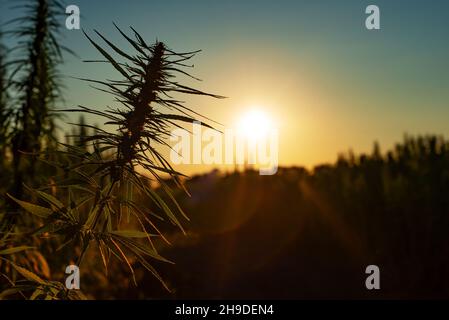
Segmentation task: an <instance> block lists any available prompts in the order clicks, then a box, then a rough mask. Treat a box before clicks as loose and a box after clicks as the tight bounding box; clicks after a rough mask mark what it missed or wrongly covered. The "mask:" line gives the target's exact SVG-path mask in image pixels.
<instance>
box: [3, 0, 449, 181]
mask: <svg viewBox="0 0 449 320" xmlns="http://www.w3.org/2000/svg"><path fill="white" fill-rule="evenodd" d="M11 4H12V2H11V1H4V0H3V1H2V2H1V5H2V9H1V11H0V18H1V21H5V20H8V19H9V18H13V17H15V16H16V15H17V14H18V13H19V12H18V11H17V10H15V11H11V10H8V9H6V7H8V6H10V5H11ZM70 4H76V5H78V6H79V7H80V10H81V14H82V19H81V26H82V28H84V29H85V30H86V31H87V32H88V33H89V34H93V32H92V30H93V29H94V28H95V29H97V30H99V31H100V32H101V33H103V34H104V35H105V36H107V37H108V38H109V39H110V40H112V41H113V42H115V43H116V44H118V45H121V46H124V47H125V48H128V47H127V46H126V43H125V42H124V41H123V40H122V39H121V38H120V37H119V35H118V34H117V32H116V31H115V30H114V28H113V25H112V21H114V22H116V23H117V24H118V25H119V26H121V27H122V28H127V27H128V26H130V25H132V26H133V27H134V28H135V29H137V30H138V31H139V33H141V34H142V35H143V36H144V38H145V39H148V40H155V39H156V38H157V39H159V40H160V41H163V42H165V43H166V44H167V45H168V46H169V47H171V48H172V49H175V50H179V51H186V50H195V49H202V50H203V52H202V53H201V54H199V55H198V56H197V57H196V58H195V59H194V63H195V69H193V70H192V73H193V74H194V75H195V76H198V77H199V78H201V79H203V82H201V83H198V85H197V86H198V88H199V89H203V90H206V91H210V92H213V93H218V94H222V95H225V96H228V97H229V98H228V99H226V100H220V101H216V100H213V99H210V98H190V99H186V101H188V102H189V103H190V106H192V107H194V108H195V109H196V110H197V111H199V112H201V113H203V114H205V115H207V116H209V117H212V118H213V119H215V120H217V121H219V122H221V123H224V124H225V125H228V126H232V125H233V124H235V122H236V121H237V120H238V118H239V117H241V116H242V115H243V114H244V113H245V111H246V110H248V109H250V108H251V107H252V106H259V108H261V109H263V110H265V111H266V112H267V113H268V114H270V115H271V116H272V117H273V118H274V119H275V122H276V123H277V124H278V126H279V129H280V149H279V156H280V165H305V166H308V167H311V166H313V165H315V164H319V163H323V162H332V161H335V159H336V157H337V153H338V152H341V151H347V150H348V149H350V148H351V149H353V150H354V151H355V152H368V151H370V150H371V149H372V145H373V142H374V141H375V140H377V141H379V142H380V144H381V146H382V148H383V150H385V149H387V148H389V147H391V146H392V145H393V144H394V143H395V142H399V141H401V140H402V137H403V135H404V133H409V134H427V133H435V134H444V135H445V136H446V137H449V126H448V123H449V90H448V89H449V21H448V15H449V1H442V0H433V1H429V0H427V1H425V0H407V1H405V0H404V1H399V0H372V1H363V0H344V1H335V0H314V1H298V0H296V1H264V0H252V1H241V0H240V1H235V0H233V1H222V2H219V1H174V0H168V1H143V0H139V1H138V0H133V1H126V2H125V1H100V0H95V1H92V0H90V1H87V0H78V1H75V0H74V1H71V2H70ZM369 4H376V5H378V6H379V7H380V10H381V28H382V29H381V30H379V31H368V30H366V29H365V27H364V22H365V18H366V14H365V13H364V11H365V8H366V6H367V5H369ZM63 36H64V38H65V39H64V42H65V44H66V45H67V46H69V47H70V48H72V49H73V50H74V51H75V52H76V53H77V54H78V55H79V56H80V57H81V58H82V59H92V58H99V57H100V56H99V54H98V53H97V52H96V51H95V49H93V48H92V47H91V45H90V44H89V43H88V41H87V40H86V39H85V38H84V36H83V35H82V33H81V31H76V30H75V31H69V30H64V31H63ZM8 44H10V45H11V41H9V42H8ZM61 70H62V73H63V74H64V75H66V76H75V77H76V76H78V77H87V78H93V79H100V80H101V79H104V78H117V75H116V74H115V73H114V72H113V71H111V68H110V67H108V66H105V65H103V66H102V65H93V64H87V63H83V62H81V59H78V58H73V57H68V58H67V60H66V64H65V65H64V66H63V67H62V68H61ZM65 85H66V87H67V88H66V105H67V107H72V106H75V105H78V104H82V105H87V106H96V107H98V108H103V107H104V106H105V105H107V104H109V103H110V101H111V99H110V98H109V97H108V96H107V95H105V94H101V93H99V92H96V91H95V90H93V89H91V88H89V86H88V85H87V84H86V83H83V82H80V81H78V80H74V79H66V80H65ZM91 121H92V122H95V121H97V120H96V119H91ZM209 169H210V167H201V166H200V167H198V166H195V167H189V168H187V169H186V170H187V171H188V172H190V173H191V172H197V171H203V170H209Z"/></svg>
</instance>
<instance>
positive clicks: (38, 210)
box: [7, 194, 53, 218]
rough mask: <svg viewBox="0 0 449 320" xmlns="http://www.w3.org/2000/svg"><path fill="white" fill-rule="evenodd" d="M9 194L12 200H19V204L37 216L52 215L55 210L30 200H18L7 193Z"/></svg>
mask: <svg viewBox="0 0 449 320" xmlns="http://www.w3.org/2000/svg"><path fill="white" fill-rule="evenodd" d="M7 195H8V197H10V198H11V199H12V200H14V201H15V202H17V204H19V205H20V206H21V207H22V208H23V209H25V210H26V211H28V212H29V213H31V214H34V215H35V216H38V217H40V218H48V216H50V215H51V214H52V213H53V210H51V209H49V208H45V207H41V206H38V205H36V204H33V203H30V202H26V201H22V200H18V199H16V198H14V197H13V196H12V195H10V194H7Z"/></svg>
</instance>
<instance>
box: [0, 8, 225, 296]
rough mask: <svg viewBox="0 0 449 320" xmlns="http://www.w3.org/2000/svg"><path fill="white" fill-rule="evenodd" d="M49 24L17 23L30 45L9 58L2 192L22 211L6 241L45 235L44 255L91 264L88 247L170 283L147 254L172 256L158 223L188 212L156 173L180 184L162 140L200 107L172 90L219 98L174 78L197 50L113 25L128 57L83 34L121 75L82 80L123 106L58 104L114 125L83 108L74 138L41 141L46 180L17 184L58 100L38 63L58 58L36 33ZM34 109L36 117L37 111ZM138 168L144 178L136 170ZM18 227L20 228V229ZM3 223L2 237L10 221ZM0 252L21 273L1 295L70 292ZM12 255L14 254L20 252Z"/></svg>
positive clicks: (41, 16)
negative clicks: (5, 185) (17, 101)
mask: <svg viewBox="0 0 449 320" xmlns="http://www.w3.org/2000/svg"><path fill="white" fill-rule="evenodd" d="M53 6H57V4H56V2H47V1H37V2H36V7H33V8H34V9H36V12H37V16H36V19H34V20H33V23H34V24H39V25H40V26H41V27H42V24H43V23H44V24H45V23H46V22H48V21H51V20H52V19H53V18H51V16H52V11H51V8H52V7H53ZM47 19H50V20H48V21H47ZM53 27H56V24H53V23H49V24H48V26H47V27H43V29H44V30H43V31H42V32H40V36H39V37H38V38H39V39H40V40H39V41H38V40H37V39H36V38H33V35H35V33H33V28H28V27H25V29H24V30H21V31H19V32H18V33H17V35H22V36H31V39H33V42H32V45H30V47H32V49H31V51H30V52H29V56H28V57H27V58H26V59H24V60H17V61H14V62H13V63H12V64H11V66H16V69H15V70H13V72H12V73H13V74H16V73H17V74H22V75H23V78H21V80H20V81H16V82H14V84H15V88H16V89H17V88H19V92H22V91H21V90H23V92H24V95H23V96H22V97H23V100H22V101H23V102H24V103H23V104H22V107H21V109H19V112H18V115H19V116H18V117H17V119H18V122H17V123H16V126H15V128H14V132H15V136H14V139H13V147H12V154H13V156H14V161H13V167H14V169H15V183H14V187H13V188H12V191H11V192H10V193H8V199H9V201H10V202H11V203H13V204H15V206H16V207H15V211H17V212H18V211H21V210H23V211H25V212H28V213H29V214H30V215H29V216H25V217H22V224H21V225H16V230H17V232H16V233H15V235H17V237H18V238H17V239H14V243H17V242H20V241H22V243H24V242H23V240H22V239H21V237H22V236H24V235H25V234H26V235H31V236H32V237H33V238H31V241H30V242H31V243H33V242H38V243H39V247H40V248H42V247H43V244H42V241H44V243H45V242H48V243H49V245H50V247H49V248H48V249H47V250H43V252H46V253H47V254H52V253H53V252H54V249H51V247H55V246H56V247H57V251H59V252H60V254H63V255H66V256H67V257H68V259H69V260H72V261H74V263H76V264H77V265H78V266H80V267H81V268H83V266H84V265H85V263H86V262H85V261H87V263H90V262H89V261H90V259H85V257H86V256H87V255H89V254H94V255H96V256H97V257H100V258H101V262H102V264H103V265H104V268H105V271H106V272H107V271H108V269H110V268H111V267H112V268H116V263H113V262H112V261H118V262H120V263H121V264H123V265H124V266H126V267H127V268H128V270H129V272H130V274H131V276H132V278H133V281H134V283H136V284H137V276H136V272H135V264H137V263H139V264H140V265H141V266H143V268H144V269H145V270H147V271H148V272H149V273H151V274H152V275H153V276H154V277H155V278H156V279H158V280H159V281H160V282H161V283H162V284H163V286H164V287H165V288H166V289H167V290H169V288H168V286H167V285H166V284H165V282H164V281H163V280H162V277H161V276H160V275H159V274H158V272H157V271H156V268H155V267H154V266H153V262H159V263H172V262H171V261H169V260H167V259H165V258H164V257H162V256H161V255H160V254H159V252H158V246H160V244H159V242H160V241H165V242H166V243H168V240H167V238H166V237H165V236H164V234H163V233H162V232H161V231H160V230H159V226H158V224H161V223H166V222H168V223H170V224H171V225H173V226H177V227H178V228H179V229H180V230H182V231H183V226H182V222H181V218H184V219H187V216H186V215H185V213H184V212H183V211H182V209H181V207H180V206H179V205H178V204H177V203H176V201H175V198H174V197H173V195H172V189H171V187H169V185H168V184H167V183H166V181H165V179H164V178H163V175H164V176H165V175H168V176H170V177H171V179H172V180H173V181H174V182H175V184H176V185H177V186H178V187H181V188H182V184H181V183H180V177H181V176H182V174H181V173H179V172H176V171H175V170H174V169H173V168H172V167H171V165H170V163H169V161H167V160H166V159H164V157H163V156H162V153H161V151H160V148H161V147H168V144H167V142H166V139H167V138H168V137H169V135H170V129H171V128H173V126H176V127H178V126H180V124H178V123H183V122H187V123H191V122H193V121H196V118H195V117H196V116H197V115H198V114H197V113H195V112H194V111H193V110H191V109H189V108H188V107H186V106H184V105H183V103H182V102H181V101H179V100H176V99H174V98H171V97H170V95H171V94H178V95H180V94H194V95H204V96H210V97H215V98H222V97H221V96H217V95H213V94H209V93H206V92H202V91H200V90H196V89H194V88H191V87H188V86H184V85H181V84H179V83H177V82H176V81H175V80H174V77H175V76H176V75H177V74H182V75H188V73H187V72H185V71H183V70H182V68H184V67H185V64H184V63H183V62H185V61H187V60H189V59H191V58H192V57H193V56H194V55H195V53H196V52H189V53H181V54H178V53H175V52H173V51H171V50H170V49H168V48H167V47H166V46H165V45H164V44H163V43H161V42H156V43H155V44H153V45H148V44H146V42H145V41H144V40H143V38H142V37H141V36H140V35H139V34H138V33H137V32H136V31H135V30H134V29H133V32H134V39H132V38H130V37H129V36H127V35H126V34H125V33H124V32H123V31H121V30H120V29H118V28H117V29H118V31H119V32H120V34H122V35H123V36H124V37H125V39H126V40H127V41H128V43H129V44H130V45H131V47H132V48H133V49H134V50H135V53H134V54H133V55H130V54H127V53H125V52H124V51H123V50H121V49H119V48H118V47H116V46H115V45H113V44H112V43H111V42H110V41H108V40H107V39H106V38H104V37H103V36H102V35H101V34H99V33H98V32H97V34H98V35H99V36H100V37H101V38H102V39H103V40H104V41H105V42H106V43H107V45H108V46H109V47H110V49H111V51H112V52H114V53H116V54H117V55H118V56H119V57H120V58H121V59H124V60H125V61H120V62H119V61H116V60H115V58H113V57H112V55H110V54H109V53H108V52H107V50H105V49H103V48H102V47H101V46H100V45H99V44H97V43H96V42H95V41H93V40H92V39H91V38H90V37H89V36H87V35H86V37H87V39H88V40H89V41H90V42H91V43H92V45H93V46H94V47H95V48H97V50H98V51H99V52H100V54H101V55H102V56H103V57H104V58H106V61H105V62H107V63H109V64H111V65H112V67H113V68H114V69H115V70H116V71H118V73H119V75H121V76H122V77H123V79H122V80H114V81H99V80H88V79H84V80H85V81H88V82H91V83H96V84H101V85H103V86H105V90H106V91H108V92H110V93H111V94H113V95H114V96H116V98H117V101H118V102H120V104H121V106H120V107H117V108H116V109H107V110H104V111H98V109H93V108H87V107H83V106H79V107H78V108H76V109H70V110H63V112H81V113H83V114H87V115H89V114H95V115H100V116H102V117H104V118H105V125H108V126H105V127H104V128H106V127H110V125H114V126H116V131H113V130H111V131H106V130H105V129H103V128H99V127H96V126H91V125H89V124H86V123H85V121H84V118H83V117H82V116H81V117H80V122H79V123H78V124H77V126H78V128H79V130H78V132H77V133H76V134H75V136H74V140H73V143H72V142H71V141H68V142H69V143H61V144H60V145H59V146H58V147H57V148H47V150H44V151H43V152H41V153H40V160H41V161H42V162H43V163H45V164H46V165H50V166H52V167H54V168H55V169H54V170H55V171H54V172H55V173H56V175H55V176H53V177H48V178H47V179H49V181H50V184H48V183H47V184H41V187H40V188H32V187H28V186H27V185H25V184H24V183H23V181H24V179H23V177H24V176H23V175H24V173H30V172H32V171H29V170H28V169H26V168H25V169H24V166H23V163H24V162H23V161H24V159H26V158H24V156H23V154H22V151H28V152H37V151H39V150H40V149H41V148H40V147H39V146H38V145H41V142H42V141H43V139H44V136H45V134H46V132H50V131H49V129H50V128H51V127H52V124H51V123H52V121H53V118H52V116H51V115H50V113H49V112H47V111H46V110H49V107H50V106H51V105H52V104H53V103H54V102H55V101H56V97H57V95H56V94H55V92H57V91H58V88H57V86H56V85H54V79H56V78H52V76H53V75H55V73H53V71H52V72H50V70H47V71H45V72H44V73H43V74H41V73H40V71H42V66H50V65H56V64H57V63H59V62H60V60H59V59H60V49H59V46H58V45H57V43H53V44H52V43H46V42H45V40H44V39H45V38H46V37H47V36H49V35H51V29H52V28H53ZM39 30H40V29H39ZM36 41H37V42H36ZM52 70H55V69H53V68H52ZM43 82H45V83H46V86H45V88H44V87H42V86H41V84H42V83H43ZM44 89H45V90H44ZM41 90H42V92H41ZM102 90H103V89H102ZM36 108H37V109H36ZM42 110H44V111H43V112H42V113H41V111H42ZM37 113H40V116H42V118H39V119H36V116H37ZM205 125H206V126H209V125H207V124H205ZM209 127H210V126H209ZM35 130H37V131H35ZM30 134H32V135H33V136H34V138H35V141H37V144H35V145H34V146H32V145H30V144H28V142H29V140H28V139H27V138H26V137H28V136H29V135H30ZM30 141H31V140H30ZM32 143H34V142H32ZM32 167H34V166H32ZM142 170H144V171H145V172H147V173H148V174H149V175H150V176H147V175H144V174H142V173H141V172H142ZM154 182H156V183H158V185H159V186H160V187H161V188H160V189H161V190H163V194H162V195H161V194H160V193H159V192H158V191H156V190H155V189H154V186H152V185H151V184H152V183H154ZM34 184H35V183H34ZM23 186H25V188H26V190H27V191H28V192H27V197H24V195H25V193H24V192H22V188H23ZM24 190H25V189H24ZM24 198H27V199H24ZM29 199H31V200H29ZM165 199H169V201H168V202H167V200H165ZM147 201H150V202H152V203H154V204H155V206H156V208H157V209H156V210H151V211H150V210H148V208H146V207H145V206H144V205H143V203H145V202H147ZM8 211H9V210H8ZM8 215H9V212H8ZM125 218H126V219H125ZM36 226H38V227H36ZM19 227H20V228H25V230H27V231H26V232H23V231H18V230H19V229H18V228H19ZM5 230H6V231H5V232H4V233H5V234H6V235H7V234H8V233H9V232H10V229H5ZM15 237H16V236H15ZM15 237H14V238H15ZM33 239H34V240H33ZM30 247H32V246H28V245H25V243H24V244H23V245H21V246H19V247H5V248H0V254H1V253H3V254H13V255H16V254H17V255H20V254H25V256H26V254H27V253H26V252H27V251H26V249H29V248H30ZM24 250H25V252H24ZM25 256H24V257H25ZM52 258H53V257H50V260H52ZM1 259H2V261H3V262H4V266H9V268H6V269H7V270H6V271H5V272H3V274H4V276H5V277H7V278H8V279H9V277H8V274H12V275H14V277H16V276H19V277H20V278H21V279H19V280H18V281H13V280H11V281H9V282H10V284H11V285H12V288H10V289H7V290H6V291H4V292H3V293H2V294H1V296H2V297H7V296H10V295H14V296H17V295H18V294H19V295H21V296H22V297H26V298H30V299H35V298H39V299H41V298H44V299H60V298H64V299H67V298H68V299H71V298H77V296H72V295H73V293H72V291H67V290H65V289H64V286H63V285H62V284H61V283H59V282H54V281H50V280H46V279H45V278H43V277H41V276H40V275H38V274H37V273H35V272H32V271H31V270H30V269H28V268H25V267H23V266H22V265H21V264H19V263H17V262H16V261H15V259H13V260H11V259H7V258H1ZM18 259H19V260H20V259H22V258H21V257H20V256H18ZM25 259H27V258H25ZM56 260H57V262H58V263H59V264H61V263H62V264H64V263H65V264H68V263H69V260H67V261H61V260H60V259H56ZM25 261H26V260H25Z"/></svg>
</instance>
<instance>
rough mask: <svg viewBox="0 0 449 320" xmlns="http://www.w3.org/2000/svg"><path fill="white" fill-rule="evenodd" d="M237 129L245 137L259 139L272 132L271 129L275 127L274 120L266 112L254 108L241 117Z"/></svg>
mask: <svg viewBox="0 0 449 320" xmlns="http://www.w3.org/2000/svg"><path fill="white" fill-rule="evenodd" d="M237 129H238V131H239V133H240V134H241V135H243V136H244V137H245V138H247V139H250V140H259V139H263V138H265V137H266V136H267V135H268V134H269V133H270V130H272V129H273V122H272V120H271V119H270V117H269V116H268V115H267V114H266V113H265V112H263V111H261V110H259V109H253V110H250V111H249V112H247V113H246V114H244V115H243V116H242V117H241V119H240V120H239V122H238V125H237Z"/></svg>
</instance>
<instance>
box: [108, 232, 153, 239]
mask: <svg viewBox="0 0 449 320" xmlns="http://www.w3.org/2000/svg"><path fill="white" fill-rule="evenodd" d="M109 233H111V234H114V235H116V236H119V237H125V238H147V237H148V236H153V235H152V234H148V233H146V232H142V231H137V230H114V231H110V232H109Z"/></svg>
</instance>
